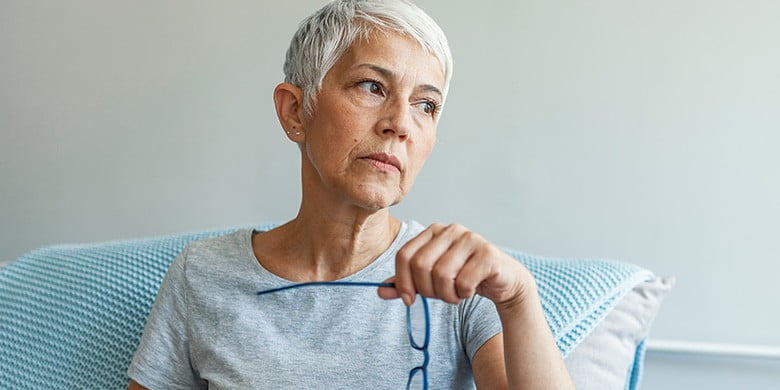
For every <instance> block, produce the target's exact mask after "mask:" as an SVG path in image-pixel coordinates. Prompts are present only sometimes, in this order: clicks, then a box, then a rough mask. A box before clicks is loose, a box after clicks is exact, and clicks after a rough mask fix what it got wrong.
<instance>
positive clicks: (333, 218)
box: [253, 190, 401, 282]
mask: <svg viewBox="0 0 780 390" xmlns="http://www.w3.org/2000/svg"><path fill="white" fill-rule="evenodd" d="M307 195H308V196H307ZM311 195H312V194H311V193H307V191H306V190H304V191H303V199H302V202H301V207H300V209H299V211H298V215H297V216H296V217H295V219H293V220H292V221H290V222H288V223H286V224H284V225H282V226H280V227H278V228H276V229H274V230H271V231H268V232H266V233H263V234H261V235H257V236H255V238H254V239H253V247H254V249H255V254H256V255H257V258H258V259H259V260H260V262H261V263H262V264H263V266H264V267H265V268H266V269H268V270H269V271H271V272H272V273H274V274H276V275H278V276H280V277H283V278H285V279H288V280H292V281H295V282H309V281H331V280H337V279H341V278H344V277H346V276H349V275H351V274H354V273H355V272H357V271H360V270H361V269H363V268H365V267H366V266H368V265H369V264H371V263H372V262H373V261H374V260H375V259H376V258H377V257H379V255H381V254H382V253H383V252H384V251H385V250H387V248H388V247H389V246H390V244H392V242H393V241H394V239H395V237H396V235H397V234H398V232H399V230H400V226H401V223H400V222H399V221H398V220H397V219H395V218H394V217H392V216H391V215H390V212H389V210H388V209H387V208H382V209H378V210H367V209H365V208H362V207H358V206H356V205H354V204H349V203H348V202H339V201H337V199H334V197H330V196H328V195H330V194H323V193H318V195H317V196H311Z"/></svg>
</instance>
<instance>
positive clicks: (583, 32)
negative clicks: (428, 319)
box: [0, 0, 780, 389]
mask: <svg viewBox="0 0 780 390" xmlns="http://www.w3.org/2000/svg"><path fill="white" fill-rule="evenodd" d="M419 3H420V4H421V5H422V6H423V7H424V8H425V9H427V10H428V11H429V12H430V13H431V14H432V15H433V16H434V17H435V18H436V19H437V20H438V21H439V22H440V24H441V25H442V27H443V28H444V30H445V31H446V32H447V33H448V36H449V38H450V41H451V45H452V50H453V53H454V56H455V77H454V79H453V82H452V88H451V94H450V99H449V101H448V105H447V108H446V109H445V113H444V116H443V119H442V121H441V124H440V127H439V141H438V145H437V149H436V150H435V151H434V155H433V156H432V157H431V159H430V161H429V164H428V166H427V167H426V170H424V171H423V173H422V174H421V176H420V177H419V179H418V183H417V185H416V187H415V189H414V190H413V191H412V193H411V195H410V196H409V198H408V199H407V200H406V201H405V203H404V204H403V205H401V206H399V207H398V208H397V210H396V213H397V215H399V216H400V217H404V218H415V219H418V220H420V221H421V222H432V221H443V222H453V221H457V222H461V223H463V224H465V225H467V226H469V227H471V228H473V229H474V230H477V231H479V232H481V233H482V234H483V235H485V236H487V237H489V238H491V239H492V240H494V241H495V242H496V243H498V244H500V245H503V246H509V247H514V248H518V249H523V250H526V251H528V252H533V253H538V254H544V255H554V256H578V257H610V258H617V259H622V260H626V261H631V262H634V263H637V264H640V265H642V266H645V267H648V268H650V269H653V270H654V271H656V272H657V273H658V274H663V275H675V276H677V278H678V284H677V286H676V288H675V289H674V290H673V291H672V293H671V294H670V296H669V297H668V299H667V301H666V302H665V305H664V307H663V310H662V311H661V313H660V314H659V316H658V318H657V321H656V323H655V327H654V330H653V332H652V336H653V337H657V338H667V339H680V340H698V341H714V342H735V343H750V344H762V345H775V346H778V345H780V333H777V332H776V330H775V329H776V328H777V326H776V325H775V324H776V323H777V322H778V321H779V320H780V313H779V312H778V306H777V304H776V300H777V298H778V292H777V291H778V290H777V287H776V279H777V276H776V275H777V274H778V273H780V265H779V264H778V259H780V256H779V255H780V240H777V239H776V238H777V237H776V236H777V235H778V222H777V221H778V220H780V201H779V200H778V199H780V169H778V167H780V154H779V153H778V152H777V150H778V145H780V107H779V106H780V23H778V21H780V2H777V1H774V0H765V1H760V0H745V1H739V2H736V1H723V0H714V1H705V0H675V1H670V0H660V1H642V2H640V1H617V0H615V1H609V0H596V1H589V2H579V1H513V0H500V1H498V0H496V1H483V2H480V4H481V5H479V6H477V5H474V4H473V3H472V2H453V1H449V0H426V1H420V2H419ZM320 4H321V2H320V1H313V0H307V1H296V2H287V4H284V2H266V3H262V2H257V1H229V2H216V1H214V2H186V1H180V2H172V1H154V2H152V1H141V2H120V1H102V0H101V1H97V0H72V1H68V2H61V1H44V0H38V1H26V0H24V1H22V0H0V53H1V54H0V70H2V72H0V131H2V138H1V139H0V140H1V141H0V260H6V261H7V260H11V259H13V258H15V257H17V256H18V255H20V254H22V253H24V252H25V251H28V250H30V249H33V248H36V247H39V246H42V245H48V244H54V243H63V242H89V241H101V240H108V239H117V238H129V237H139V236H149V235H158V234H167V233H174V232H182V231H195V230H201V229H207V228H216V227H225V226H233V225H242V224H250V223H256V222H260V221H269V220H273V221H282V220H285V219H287V218H290V217H291V216H292V215H293V214H294V213H295V211H296V210H297V202H298V201H299V195H298V193H299V184H298V167H299V163H298V156H297V149H296V148H295V147H294V146H293V145H291V144H290V143H289V142H286V141H285V139H284V137H283V136H282V132H281V130H280V129H279V126H278V124H277V120H276V118H275V115H274V111H273V107H272V101H271V92H272V89H273V87H274V86H275V85H276V83H277V82H279V81H280V80H281V77H282V76H281V64H282V59H283V55H284V51H285V49H286V45H287V43H288V41H289V39H290V37H291V35H292V33H293V31H294V29H295V27H296V25H297V23H298V22H299V20H300V19H302V18H303V17H304V16H305V15H307V14H309V13H310V12H311V11H313V10H314V9H316V8H317V7H318V6H319V5H320ZM725 366H726V367H729V366H734V367H736V366H738V367H742V369H741V370H736V369H735V370H734V374H725V373H724V369H723V367H724V363H723V362H722V361H717V362H712V361H707V360H700V361H699V360H696V361H691V360H683V361H681V362H677V361H673V360H669V359H666V358H661V357H657V356H656V357H654V356H653V355H652V354H651V355H650V356H649V357H648V366H647V371H646V377H645V388H649V389H674V388H691V384H692V383H695V384H697V386H696V388H709V389H721V388H724V389H725V388H734V387H733V384H734V383H742V384H751V383H752V384H753V385H754V387H759V386H760V384H763V383H773V382H772V381H774V383H776V382H777V381H778V380H780V374H777V372H780V370H778V369H777V368H778V364H767V363H758V362H747V363H733V364H731V363H728V364H726V365H725ZM773 372H774V373H773ZM724 375H726V376H729V377H730V378H732V380H731V381H729V380H724V379H723V377H724ZM686 378H687V379H686ZM751 381H752V382H751ZM762 381H765V382H762ZM749 387H750V386H749Z"/></svg>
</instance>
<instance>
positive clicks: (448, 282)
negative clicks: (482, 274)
mask: <svg viewBox="0 0 780 390" xmlns="http://www.w3.org/2000/svg"><path fill="white" fill-rule="evenodd" d="M470 236H471V235H470V232H466V233H464V234H462V235H461V236H460V237H459V238H458V239H457V240H456V241H455V242H454V243H453V244H452V245H451V246H450V248H449V249H448V250H447V251H446V252H444V253H443V254H442V255H441V256H439V260H438V261H437V262H436V264H435V265H434V267H433V272H432V275H433V286H434V289H435V290H436V297H437V298H439V299H441V300H443V301H445V302H447V303H453V304H455V303H459V302H460V301H461V300H462V297H461V296H460V295H459V294H458V291H457V288H456V285H455V280H456V278H457V276H458V273H459V272H460V270H461V269H462V268H463V266H464V265H465V264H466V262H467V261H468V259H469V258H470V257H471V256H472V252H473V249H474V242H473V241H472V240H470Z"/></svg>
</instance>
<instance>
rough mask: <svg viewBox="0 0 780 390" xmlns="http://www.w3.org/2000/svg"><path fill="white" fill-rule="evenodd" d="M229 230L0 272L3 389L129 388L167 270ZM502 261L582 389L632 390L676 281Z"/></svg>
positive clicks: (128, 244)
mask: <svg viewBox="0 0 780 390" xmlns="http://www.w3.org/2000/svg"><path fill="white" fill-rule="evenodd" d="M272 226H273V224H263V225H259V226H256V228H257V229H261V230H262V229H267V228H270V227H272ZM235 229H238V227H235V228H229V229H221V230H213V231H204V232H194V233H185V234H178V235H170V236H162V237H151V238H143V239H132V240H119V241H111V242H101V243H91V244H68V245H57V246H51V247H45V248H40V249H36V250H33V251H31V252H29V253H27V254H25V255H23V256H21V257H20V258H19V259H16V260H15V261H13V262H12V263H10V264H9V265H7V266H5V267H2V268H0V389H59V388H66V387H75V388H84V389H124V388H126V387H127V384H128V381H129V379H128V378H127V376H126V374H125V371H126V369H127V367H128V365H129V363H130V360H131V358H132V355H133V352H134V350H135V348H136V347H137V345H138V343H139V340H140V336H141V333H142V331H143V327H144V324H145V321H146V318H147V316H148V314H149V312H150V310H151V306H152V302H153V301H154V298H155V295H156V292H157V289H158V288H159V285H160V283H161V281H162V278H163V276H164V275H165V272H166V270H167V267H168V266H169V265H170V263H171V261H172V260H173V258H174V257H175V256H176V255H177V254H178V253H179V252H180V251H181V250H182V249H183V248H184V246H185V245H186V244H187V243H188V242H190V241H192V240H197V239H201V238H206V237H214V236H218V235H222V234H226V233H228V232H231V231H234V230H235ZM504 250H505V251H507V252H508V253H509V254H511V255H512V256H514V257H515V258H516V259H517V260H518V261H521V262H523V263H524V265H525V266H526V267H527V268H528V269H529V270H530V271H531V272H532V273H533V274H534V277H535V278H536V280H537V283H538V286H539V292H540V296H541V298H542V304H543V309H544V312H545V316H546V318H547V322H548V324H549V325H550V328H551V329H552V331H553V334H554V336H555V339H556V343H557V344H558V347H559V349H560V351H561V354H562V356H564V357H565V359H566V364H567V367H568V368H569V371H570V373H571V375H572V378H573V379H574V381H575V383H576V384H577V388H578V389H599V390H605V389H607V390H608V389H616V390H617V389H620V390H624V389H637V388H639V384H640V380H641V377H642V366H643V361H644V360H643V359H644V350H645V348H644V340H645V339H646V338H647V335H648V332H649V329H650V326H651V324H652V320H653V318H654V316H655V314H656V312H657V311H658V309H659V307H660V304H661V302H662V299H663V297H664V295H665V294H666V293H667V291H668V290H669V289H670V288H671V286H672V284H673V280H672V279H670V278H659V277H656V276H655V275H653V273H652V272H650V271H649V270H646V269H644V268H642V267H639V266H636V265H633V264H630V263H626V262H621V261H615V260H604V259H553V258H546V257H541V256H534V255H531V254H527V253H523V252H520V251H517V250H513V249H509V248H504Z"/></svg>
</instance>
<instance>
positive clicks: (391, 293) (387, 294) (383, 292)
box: [376, 276, 401, 299]
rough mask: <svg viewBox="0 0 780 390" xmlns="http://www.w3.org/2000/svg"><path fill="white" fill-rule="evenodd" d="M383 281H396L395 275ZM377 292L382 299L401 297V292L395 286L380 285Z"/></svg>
mask: <svg viewBox="0 0 780 390" xmlns="http://www.w3.org/2000/svg"><path fill="white" fill-rule="evenodd" d="M382 283H395V276H392V277H390V278H388V279H386V280H385V281H384V282H382ZM376 293H377V295H379V297H380V298H382V299H396V298H400V297H401V294H399V293H398V290H396V289H395V288H394V287H379V288H378V289H377V291H376Z"/></svg>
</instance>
